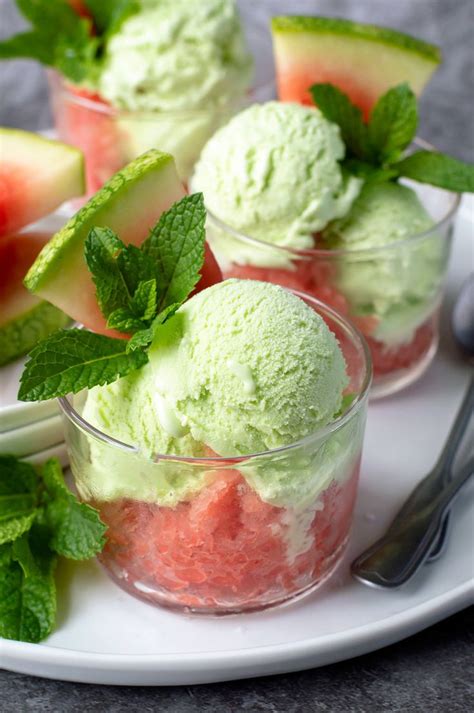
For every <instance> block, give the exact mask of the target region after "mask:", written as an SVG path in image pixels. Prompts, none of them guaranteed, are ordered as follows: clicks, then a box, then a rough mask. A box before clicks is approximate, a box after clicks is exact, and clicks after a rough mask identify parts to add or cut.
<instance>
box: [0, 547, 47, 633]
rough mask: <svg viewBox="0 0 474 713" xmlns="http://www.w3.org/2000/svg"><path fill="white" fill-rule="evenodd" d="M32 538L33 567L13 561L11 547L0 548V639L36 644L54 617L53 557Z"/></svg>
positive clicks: (13, 556)
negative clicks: (42, 549) (26, 570)
mask: <svg viewBox="0 0 474 713" xmlns="http://www.w3.org/2000/svg"><path fill="white" fill-rule="evenodd" d="M34 544H35V541H34V538H30V540H29V547H30V550H31V558H32V560H33V561H34V568H33V567H32V566H31V563H29V564H28V565H27V566H25V562H24V561H23V566H24V567H25V569H28V574H25V571H24V569H23V567H22V565H21V564H20V563H19V562H18V561H16V560H15V556H18V553H16V554H14V552H13V548H12V546H11V545H1V546H0V636H1V637H3V638H5V639H16V640H19V641H28V642H31V643H37V642H38V641H41V640H42V639H44V638H45V637H46V636H48V634H49V633H50V632H51V630H52V628H53V626H54V621H55V617H56V587H55V583H54V568H55V565H56V557H55V555H52V553H50V552H49V551H48V550H44V551H41V550H40V547H39V546H38V542H37V543H36V546H33V545H34Z"/></svg>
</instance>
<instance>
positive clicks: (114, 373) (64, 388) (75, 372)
mask: <svg viewBox="0 0 474 713" xmlns="http://www.w3.org/2000/svg"><path fill="white" fill-rule="evenodd" d="M126 348H127V342H126V341H125V340H123V339H112V338H111V337H105V336H103V335H101V334H95V333H93V332H88V331H86V330H83V329H67V330H58V331H57V332H55V333H54V334H52V335H51V336H50V337H48V338H47V339H45V340H44V341H42V342H40V343H39V344H38V346H37V347H35V349H33V351H32V352H31V353H30V354H29V360H28V361H27V363H26V366H25V369H24V371H23V373H22V375H21V380H20V381H21V383H20V391H19V394H18V397H19V399H20V400H22V401H43V400H46V399H51V398H55V397H58V396H65V395H66V394H68V393H78V392H79V391H81V390H82V389H85V388H92V387H93V386H98V385H103V384H110V383H111V382H113V381H116V379H118V378H120V377H122V376H125V375H126V374H128V373H129V372H131V371H134V370H135V369H139V368H140V367H141V366H143V365H144V364H146V362H147V361H148V357H147V355H146V354H145V353H144V352H141V351H138V350H137V351H134V352H133V353H130V354H128V353H127V351H126Z"/></svg>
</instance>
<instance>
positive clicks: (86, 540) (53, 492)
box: [41, 458, 107, 560]
mask: <svg viewBox="0 0 474 713" xmlns="http://www.w3.org/2000/svg"><path fill="white" fill-rule="evenodd" d="M41 474H42V476H43V480H44V483H45V486H46V490H47V492H48V494H49V495H50V496H51V499H50V501H49V502H48V503H47V505H46V520H47V522H48V523H49V525H50V527H51V529H52V532H53V535H52V538H51V540H50V543H49V544H50V547H51V548H52V549H53V550H54V551H55V552H57V553H58V554H59V555H63V556H64V557H68V558H69V559H74V560H83V559H89V558H90V557H93V556H94V555H96V554H97V553H98V552H100V551H101V550H102V548H103V546H104V544H105V539H104V533H105V531H106V529H107V528H106V526H105V525H104V523H103V522H102V521H101V520H100V517H99V513H98V512H97V510H94V508H92V507H90V505H86V504H85V503H79V502H78V501H77V500H76V498H75V497H74V495H73V494H72V493H71V492H70V491H69V490H68V488H67V487H66V485H65V483H64V478H63V473H62V469H61V465H60V464H59V461H58V460H57V459H56V458H51V459H50V460H48V461H47V462H46V463H45V464H44V466H43V467H42V468H41Z"/></svg>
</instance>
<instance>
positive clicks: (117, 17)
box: [85, 0, 140, 37]
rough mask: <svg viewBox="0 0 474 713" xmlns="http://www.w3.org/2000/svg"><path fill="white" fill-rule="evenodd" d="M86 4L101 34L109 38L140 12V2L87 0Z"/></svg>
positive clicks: (130, 0) (134, 0) (133, 0)
mask: <svg viewBox="0 0 474 713" xmlns="http://www.w3.org/2000/svg"><path fill="white" fill-rule="evenodd" d="M85 4H86V6H87V8H88V9H89V10H90V12H91V14H92V17H93V18H94V25H95V27H96V28H97V30H98V31H99V33H101V34H105V35H107V37H109V36H110V35H111V34H113V33H114V32H117V30H118V29H120V25H121V24H122V22H124V21H125V20H126V19H127V18H128V17H130V16H131V15H133V14H134V13H135V12H138V11H139V10H140V3H139V2H138V0H85Z"/></svg>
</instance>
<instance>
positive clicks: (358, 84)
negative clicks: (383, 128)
mask: <svg viewBox="0 0 474 713" xmlns="http://www.w3.org/2000/svg"><path fill="white" fill-rule="evenodd" d="M272 35H273V48H274V55H275V64H276V73H277V86H278V96H279V98H280V100H282V101H294V102H299V103H303V104H309V105H312V104H313V102H312V99H311V95H310V93H309V87H311V85H312V84H317V83H320V82H329V83H331V84H334V85H335V86H337V87H339V89H341V90H342V91H344V92H345V93H346V94H348V95H349V97H350V98H351V99H352V101H353V103H354V104H356V105H357V106H358V107H359V108H360V109H361V110H362V112H363V114H364V118H365V119H367V118H368V117H369V115H370V112H371V110H372V107H373V106H374V104H375V103H376V101H377V99H378V98H379V97H380V96H381V95H382V94H384V93H385V92H386V91H387V90H388V89H390V87H393V86H394V85H396V84H399V83H401V82H405V81H406V82H408V83H409V84H410V85H411V87H412V89H413V91H414V92H415V94H417V95H419V94H421V92H422V90H423V88H424V86H425V85H426V83H427V82H428V80H429V79H430V77H431V75H432V74H433V72H434V71H435V69H436V68H437V67H438V65H439V63H440V61H441V55H440V51H439V49H438V48H437V47H435V46H434V45H431V44H428V43H427V42H424V41H422V40H418V39H416V38H414V37H411V36H409V35H406V34H403V33H401V32H397V31H395V30H390V29H388V28H385V27H376V26H374V25H363V24H360V23H356V22H352V21H350V20H342V19H337V18H328V17H299V16H295V17H291V16H288V17H274V18H273V20H272Z"/></svg>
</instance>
